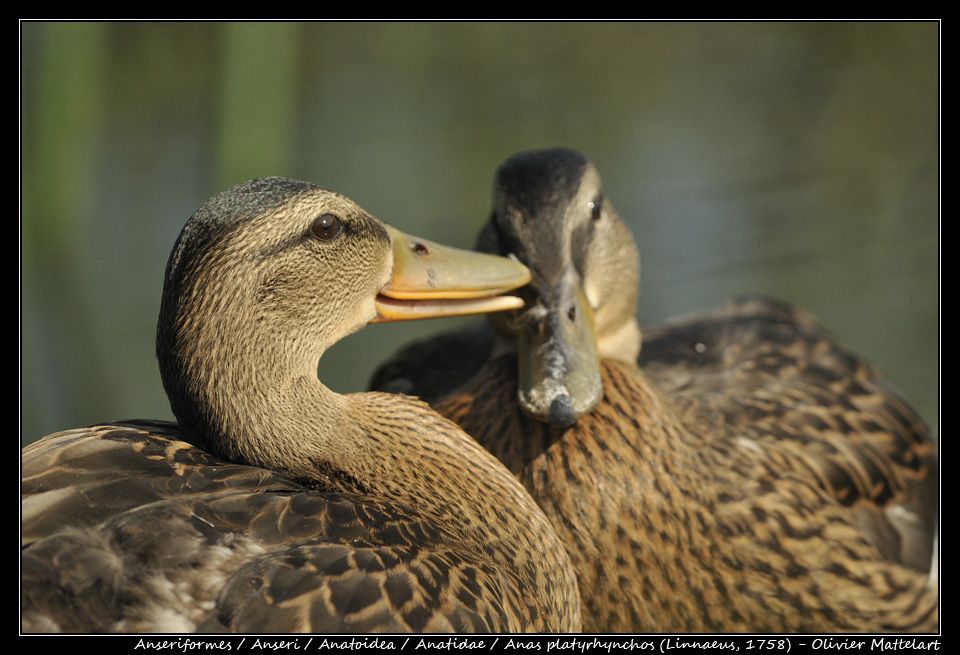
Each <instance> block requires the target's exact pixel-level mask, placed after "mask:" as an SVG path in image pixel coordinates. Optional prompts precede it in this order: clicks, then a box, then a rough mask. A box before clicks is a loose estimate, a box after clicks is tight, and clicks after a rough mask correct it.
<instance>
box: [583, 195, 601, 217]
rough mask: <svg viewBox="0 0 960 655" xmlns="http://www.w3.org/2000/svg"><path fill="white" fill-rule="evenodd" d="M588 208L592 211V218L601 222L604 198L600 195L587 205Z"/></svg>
mask: <svg viewBox="0 0 960 655" xmlns="http://www.w3.org/2000/svg"><path fill="white" fill-rule="evenodd" d="M587 207H589V209H590V218H592V219H593V220H595V221H598V220H600V213H601V211H602V210H603V196H602V195H598V196H597V197H596V198H594V199H593V200H591V201H590V202H588V203H587Z"/></svg>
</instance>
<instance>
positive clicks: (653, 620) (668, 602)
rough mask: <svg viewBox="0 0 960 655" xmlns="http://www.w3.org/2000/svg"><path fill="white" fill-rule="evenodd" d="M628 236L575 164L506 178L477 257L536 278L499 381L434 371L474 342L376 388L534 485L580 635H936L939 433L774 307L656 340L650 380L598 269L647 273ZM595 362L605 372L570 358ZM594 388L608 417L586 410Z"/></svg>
mask: <svg viewBox="0 0 960 655" xmlns="http://www.w3.org/2000/svg"><path fill="white" fill-rule="evenodd" d="M557 185H561V186H560V187H559V188H558V186H557ZM598 207H599V208H600V209H599V210H598ZM605 223H614V225H609V224H605ZM616 224H619V225H616ZM624 229H625V228H624V227H623V226H622V222H621V221H620V219H619V217H618V216H617V215H616V213H615V212H614V210H613V208H612V206H610V203H609V201H608V200H606V199H604V198H603V196H602V194H601V193H600V186H599V177H598V176H597V174H596V171H595V170H594V168H593V167H592V166H591V165H590V164H589V162H587V161H586V160H585V159H583V158H582V157H581V156H580V155H578V154H577V153H574V152H572V151H568V150H549V151H535V152H531V153H523V154H521V155H519V156H517V157H514V158H512V159H510V160H508V161H507V162H506V163H505V164H504V165H503V166H502V167H501V168H500V169H499V171H498V176H497V180H496V183H495V193H494V213H493V217H492V219H491V222H490V225H489V226H488V227H487V228H486V229H485V230H484V232H483V234H482V236H481V240H480V243H481V247H482V248H484V249H486V250H488V251H490V252H497V253H500V254H509V253H515V254H516V255H517V256H518V257H519V259H520V261H523V262H524V263H525V264H527V265H528V267H529V268H530V269H531V272H532V276H533V281H532V283H531V285H530V286H529V287H528V288H527V289H526V290H525V291H524V292H523V294H524V295H525V297H526V299H527V304H526V308H525V309H524V310H522V311H518V312H514V313H512V315H508V314H504V315H500V316H498V317H493V323H494V328H495V329H487V330H486V331H485V333H486V334H485V337H484V339H482V340H478V341H477V342H476V343H478V344H481V346H480V347H481V348H482V350H483V352H485V353H486V354H487V357H488V361H487V363H486V364H484V365H482V367H480V369H479V371H477V370H476V368H473V369H471V370H469V371H458V372H457V373H456V375H457V376H460V377H464V378H468V381H467V382H466V383H464V384H463V385H461V386H460V387H459V388H457V389H456V390H455V391H453V392H452V393H451V391H450V390H449V389H442V388H441V387H439V386H437V387H434V386H432V385H431V381H432V379H442V378H443V377H444V376H443V373H442V372H440V371H433V372H432V373H430V376H429V377H425V376H424V374H422V373H420V372H419V371H420V366H421V364H422V362H423V361H424V354H425V353H428V354H429V355H428V356H429V360H428V361H430V362H436V361H442V358H440V357H439V356H438V354H437V352H436V350H437V349H438V348H448V347H449V344H451V343H453V344H457V345H459V346H461V347H464V343H465V342H466V341H467V340H469V339H471V338H472V337H471V336H470V334H469V333H467V332H463V333H461V334H459V335H457V336H450V335H447V336H446V337H445V340H444V341H443V342H431V341H425V342H422V343H420V344H415V345H413V346H411V347H409V348H408V349H406V350H404V351H402V352H401V353H400V355H399V356H398V358H397V359H395V360H393V361H391V362H389V363H388V364H387V365H385V366H384V367H383V368H382V369H381V370H380V371H378V373H377V375H376V376H375V382H374V386H375V387H386V388H389V387H393V388H399V387H406V388H407V390H408V391H412V392H414V393H416V392H418V391H419V390H421V389H422V390H423V395H424V397H426V398H428V399H430V400H431V402H433V403H435V406H436V408H437V410H438V411H439V412H440V413H441V414H444V415H445V416H448V417H450V418H452V419H453V420H454V421H456V422H457V423H458V424H459V425H461V427H463V428H464V430H465V431H466V432H467V433H469V434H470V435H471V436H473V437H474V438H475V439H476V440H477V441H478V442H479V443H480V444H482V445H483V446H484V447H485V448H487V449H488V450H490V452H492V453H493V454H494V455H495V456H496V457H497V458H498V459H499V460H500V461H502V462H503V463H504V464H505V465H506V466H507V468H508V469H510V470H511V471H512V472H513V473H514V475H516V476H517V478H518V479H519V480H520V481H521V482H523V484H524V486H525V487H526V488H527V489H528V490H529V491H530V492H531V494H532V495H533V497H534V499H535V500H536V501H537V502H538V503H539V504H540V505H541V507H543V509H544V511H545V512H546V514H547V516H548V518H549V519H550V521H551V522H552V523H553V525H554V526H555V527H556V529H557V531H558V533H559V534H560V537H561V539H562V540H563V541H564V542H565V543H566V544H567V549H568V551H569V553H570V555H571V558H572V560H573V565H574V568H575V570H576V572H577V577H578V581H579V584H580V590H581V598H582V604H583V608H582V616H583V625H584V629H585V630H586V631H598V632H600V631H639V632H699V631H704V632H717V631H720V632H736V631H756V632H781V631H795V632H905V631H935V630H936V629H937V627H938V598H937V594H938V591H937V586H936V582H935V580H934V579H933V578H932V577H930V576H929V575H928V573H929V572H930V570H931V560H932V558H933V551H934V539H935V537H934V534H935V519H936V516H937V512H938V508H937V486H938V482H937V479H936V453H935V448H934V446H933V444H932V442H931V440H930V438H929V435H928V432H927V429H926V427H925V426H924V424H923V422H922V421H921V420H920V419H919V417H917V415H916V414H915V413H914V412H913V410H911V408H910V407H909V405H908V404H907V403H906V402H905V401H903V399H902V398H901V397H900V396H899V394H897V393H896V392H895V391H893V390H892V389H891V388H890V387H889V385H887V384H886V383H885V382H884V381H883V380H882V379H881V378H880V377H879V375H878V374H877V373H876V372H875V371H874V370H873V369H871V368H870V367H869V366H867V365H866V364H864V363H863V362H862V361H861V360H860V359H858V358H857V357H856V356H855V355H854V354H852V353H851V352H849V350H848V349H847V348H845V347H844V346H843V345H842V344H840V343H838V342H837V341H836V340H835V339H834V338H833V337H832V336H831V335H830V334H829V333H827V332H826V331H825V330H823V329H822V328H821V327H820V326H819V325H818V324H817V323H816V322H815V321H814V320H813V319H812V318H811V317H809V316H808V315H807V314H805V313H804V312H801V311H798V310H795V309H793V308H791V307H789V306H786V305H784V304H781V303H778V302H774V301H769V300H765V299H758V298H752V299H750V298H748V299H743V300H738V301H734V302H731V303H729V304H727V305H725V306H724V307H721V308H719V309H717V310H714V311H711V312H704V313H702V314H698V315H695V316H691V317H687V318H683V319H678V320H676V321H672V322H670V323H668V324H666V325H664V326H660V327H656V328H645V329H644V331H643V348H642V350H641V351H640V354H639V359H637V348H638V347H639V334H640V330H639V327H638V326H637V324H636V320H635V318H634V316H633V302H634V299H635V297H636V291H637V282H638V278H637V275H636V274H633V273H632V271H635V270H636V268H635V267H634V268H631V267H624V266H622V265H618V266H617V267H603V266H601V265H600V264H598V263H597V262H602V261H622V260H623V258H624V257H631V258H634V259H635V258H636V252H635V246H634V245H633V242H632V240H631V239H630V238H629V235H628V237H627V238H626V239H624V238H623V237H622V235H623V234H624ZM543 234H549V235H553V236H551V237H550V238H539V237H538V235H543ZM557 235H561V236H560V237H559V238H557ZM565 235H567V236H565ZM570 235H576V236H575V237H574V236H570ZM609 235H617V236H616V237H615V238H609ZM522 239H538V241H537V243H536V244H535V245H531V244H530V243H528V242H524V241H522ZM578 298H580V299H585V300H586V302H582V301H578V300H577V299H578ZM470 329H471V330H472V331H473V332H477V331H481V332H484V330H483V329H482V328H478V327H471V328H470ZM494 334H496V335H497V338H496V339H494V338H493V337H492V335H494ZM624 335H627V336H628V337H630V335H636V337H637V339H636V341H634V340H633V339H632V338H624ZM585 341H592V343H593V345H592V349H593V351H594V352H596V353H598V356H597V357H593V358H584V357H582V356H579V355H578V353H579V354H582V351H583V349H582V348H581V347H580V346H570V345H569V344H571V343H573V344H582V343H584V342H585ZM466 347H469V346H466ZM446 356H447V357H451V355H450V354H449V353H448V354H447V355H446ZM473 357H474V358H476V355H474V356H473ZM531 361H538V362H547V363H549V364H550V366H549V367H546V366H543V365H540V364H531ZM524 369H526V373H525V372H524ZM531 371H533V372H531ZM471 374H472V377H471ZM595 378H596V379H599V382H600V386H601V388H602V397H601V398H598V399H597V400H596V401H595V402H594V401H589V402H581V401H579V400H578V399H577V398H576V396H577V394H578V393H579V390H580V389H587V390H589V389H590V388H591V387H592V384H590V383H583V380H592V379H595ZM569 380H573V382H568V381H569ZM525 389H526V391H525ZM531 389H532V390H533V391H530V390H531ZM544 389H547V390H548V391H547V392H544V391H543V390H544ZM531 399H533V402H531ZM541 399H543V400H541ZM577 407H582V408H584V409H582V410H577V409H576V408H577Z"/></svg>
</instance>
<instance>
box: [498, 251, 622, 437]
mask: <svg viewBox="0 0 960 655" xmlns="http://www.w3.org/2000/svg"><path fill="white" fill-rule="evenodd" d="M540 302H541V303H542V305H541V307H540V308H539V309H545V310H546V311H545V312H537V313H536V315H537V317H536V319H533V318H532V317H533V316H534V315H535V312H534V310H528V312H527V313H528V318H527V320H524V321H522V324H523V327H522V328H521V329H520V330H519V331H518V333H517V361H518V374H519V390H518V400H519V402H520V406H521V408H523V410H524V411H525V412H526V413H527V414H529V415H530V416H532V417H533V418H536V419H538V420H540V421H544V422H546V423H550V424H551V425H555V426H558V427H565V426H569V425H572V424H573V423H575V422H576V421H577V419H578V418H580V417H581V416H583V415H584V414H586V413H587V412H589V411H590V410H592V409H593V408H594V407H595V406H596V405H597V403H598V402H600V399H601V398H603V383H602V381H601V379H600V357H599V355H598V351H597V335H596V326H595V323H594V317H593V309H592V308H591V307H590V304H589V302H587V298H586V295H585V294H584V292H583V288H582V286H581V285H580V283H579V279H578V278H577V276H576V275H575V274H574V273H573V272H572V271H569V270H568V272H567V273H565V274H564V275H563V276H562V277H561V279H560V281H559V282H558V283H557V284H556V285H555V286H554V287H553V288H552V289H550V293H548V294H540Z"/></svg>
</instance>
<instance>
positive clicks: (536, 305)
mask: <svg viewBox="0 0 960 655" xmlns="http://www.w3.org/2000/svg"><path fill="white" fill-rule="evenodd" d="M477 249H478V250H481V251H484V252H488V253H495V254H499V255H502V256H511V257H515V258H517V259H518V260H519V261H521V262H523V263H524V264H526V265H527V267H528V268H529V269H530V272H531V275H532V280H531V282H530V284H529V285H528V286H527V287H525V288H524V289H522V290H521V292H520V295H521V296H522V297H523V298H524V300H525V302H526V304H525V308H524V309H521V310H517V311H513V312H508V313H507V314H504V315H501V316H499V317H495V318H492V321H493V323H494V325H495V326H496V327H497V329H498V332H499V333H500V334H501V335H504V336H506V338H507V339H508V340H509V341H511V342H513V343H515V345H516V349H517V357H518V371H519V376H520V379H519V398H518V401H519V404H520V406H521V407H522V408H523V410H524V411H525V412H527V413H528V414H529V415H531V416H533V417H535V418H537V419H539V420H542V421H546V422H549V423H551V424H554V425H557V426H566V425H570V424H572V423H574V422H575V421H576V420H577V419H578V418H579V417H580V416H582V415H583V414H585V413H587V412H589V411H590V410H591V409H592V408H593V407H595V406H596V404H597V403H598V402H599V401H600V399H601V398H602V397H603V386H602V383H601V380H600V368H599V360H600V359H601V358H614V359H620V360H623V361H630V362H635V361H636V359H637V356H638V355H639V352H640V328H639V325H638V323H637V320H636V318H635V311H636V299H637V291H638V287H639V255H638V252H637V248H636V245H635V243H634V241H633V237H632V236H631V234H630V230H629V228H628V227H627V226H626V224H625V223H624V222H623V220H622V219H621V218H620V216H619V215H618V214H617V212H616V210H615V209H614V208H613V205H612V204H611V203H610V201H609V200H608V199H607V198H606V196H605V195H604V194H603V190H602V187H601V181H600V176H599V174H598V173H597V170H596V168H595V167H594V166H593V164H591V163H590V162H589V161H588V160H587V159H586V158H584V157H583V156H582V155H581V154H580V153H578V152H576V151H574V150H570V149H566V148H552V149H546V150H534V151H529V152H523V153H520V154H517V155H514V156H513V157H511V158H509V159H508V160H506V161H505V162H504V163H503V164H501V165H500V167H499V168H498V169H497V172H496V176H495V180H494V186H493V213H492V216H491V218H490V221H489V222H488V223H487V225H486V226H485V228H484V229H483V231H482V232H481V234H480V236H479V238H478V243H477Z"/></svg>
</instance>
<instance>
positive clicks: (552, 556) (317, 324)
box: [21, 178, 580, 632]
mask: <svg viewBox="0 0 960 655" xmlns="http://www.w3.org/2000/svg"><path fill="white" fill-rule="evenodd" d="M478 255H479V254H478V253H465V252H460V251H450V250H448V249H444V248H443V247H442V246H438V245H436V244H432V243H429V242H426V241H423V240H419V239H413V238H411V237H407V236H405V235H403V234H402V233H400V232H398V231H397V230H395V229H393V228H391V227H389V226H387V225H385V224H383V223H381V222H380V221H378V220H377V219H375V218H374V217H372V216H370V215H369V214H367V213H366V212H364V211H363V210H362V209H361V208H360V207H358V206H357V205H356V204H354V203H353V202H352V201H350V200H349V199H347V198H345V197H343V196H341V195H338V194H336V193H334V192H331V191H327V190H324V189H321V188H319V187H316V186H313V185H311V184H307V183H304V182H297V181H292V180H286V179H279V178H272V179H265V180H255V181H252V182H249V183H245V184H242V185H239V186H237V187H234V188H232V189H230V190H228V191H225V192H223V193H221V194H219V195H217V196H215V197H214V198H212V199H211V200H209V201H208V202H207V203H205V204H204V205H203V206H202V207H201V208H200V209H199V210H198V211H197V212H196V214H194V216H193V217H192V218H191V219H190V221H189V222H188V223H187V224H186V226H185V227H184V229H183V231H182V233H181V235H180V237H179V239H178V240H177V243H176V245H175V247H174V249H173V252H172V254H171V257H170V261H169V264H168V266H167V272H166V279H165V283H164V292H163V300H162V306H161V311H160V319H159V325H158V330H157V356H158V358H159V363H160V371H161V377H162V379H163V383H164V387H165V389H166V391H167V394H168V396H169V398H170V403H171V406H172V408H173V412H174V414H175V416H176V417H177V419H178V422H179V424H173V423H164V422H146V421H140V422H125V423H114V424H107V425H99V426H95V427H92V428H86V429H80V430H71V431H68V432H63V433H59V434H55V435H51V436H48V437H46V438H44V439H41V440H40V441H38V442H36V443H35V444H32V445H30V446H28V447H26V448H25V449H24V450H23V452H22V465H23V480H22V485H23V486H22V519H23V520H22V536H23V540H22V543H23V550H22V559H21V627H22V629H23V630H24V631H26V632H115V631H132V632H153V631H163V632H184V631H202V632H210V631H241V632H294V631H312V632H406V631H415V632H448V631H464V632H473V631H537V632H560V631H576V630H578V629H579V628H580V622H579V610H580V607H579V600H578V598H579V597H578V593H577V588H576V580H575V578H574V574H573V572H572V569H571V566H570V561H569V557H568V556H567V554H566V552H565V550H564V548H563V545H562V543H561V542H560V541H559V539H558V537H557V535H556V533H555V531H554V530H553V528H552V526H551V525H550V524H549V522H548V521H547V520H546V518H545V516H544V514H543V512H542V511H541V510H540V509H539V508H538V507H537V505H536V504H535V503H534V502H533V501H532V499H531V498H530V496H529V494H528V493H527V492H526V491H525V490H524V489H523V487H522V486H521V485H520V484H519V483H518V482H517V481H516V480H515V479H514V478H513V477H512V476H511V475H510V474H509V473H508V472H507V471H506V469H505V468H504V467H503V466H502V465H501V464H500V463H499V462H497V461H496V460H495V459H494V458H493V457H491V456H490V454H489V453H487V452H486V451H484V450H483V449H481V448H479V447H478V446H477V445H476V443H475V442H473V441H472V440H471V439H470V438H469V437H467V435H466V434H464V433H463V432H462V431H461V430H460V429H459V428H457V427H456V426H455V425H454V424H453V423H451V422H449V421H447V420H446V419H443V418H441V417H440V416H439V415H437V414H436V413H435V412H434V411H432V410H431V409H430V408H429V407H428V406H427V405H426V404H424V403H421V402H419V401H416V400H414V399H410V398H403V397H399V396H394V395H387V394H382V393H363V394H349V395H338V394H335V393H333V392H332V391H330V390H329V389H327V388H326V387H324V386H323V385H322V384H321V383H320V381H319V380H317V376H316V370H317V361H318V359H319V357H320V356H321V354H322V353H323V352H324V350H325V349H326V348H328V347H329V346H330V345H332V344H333V343H335V342H336V341H337V340H338V339H340V338H341V337H343V336H345V335H347V334H349V333H351V332H353V331H355V330H357V329H359V328H360V327H362V326H363V325H365V324H367V323H369V322H371V321H378V320H380V321H383V320H400V319H406V318H421V317H425V316H441V315H442V316H445V315H454V314H463V313H477V312H487V311H498V310H502V309H504V308H508V307H513V308H516V307H518V306H519V305H520V301H519V300H517V299H516V298H508V297H492V296H495V295H496V294H498V293H500V292H503V291H506V290H509V289H511V288H514V287H517V286H519V285H522V284H524V283H525V282H526V281H527V280H528V279H529V273H528V272H527V271H526V269H525V268H524V267H523V266H522V265H520V264H517V263H515V262H511V261H509V260H506V259H502V258H496V257H491V256H488V255H482V256H480V257H478Z"/></svg>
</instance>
